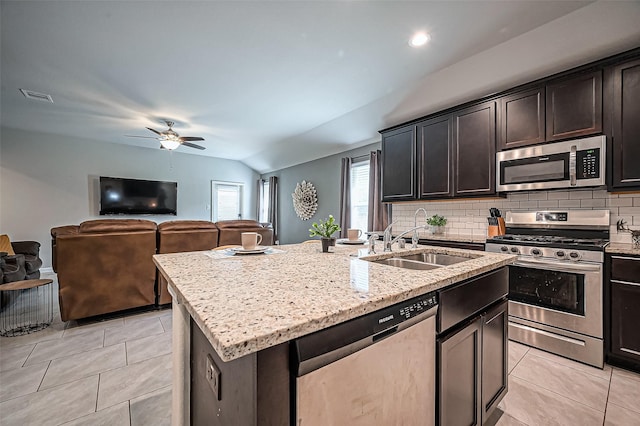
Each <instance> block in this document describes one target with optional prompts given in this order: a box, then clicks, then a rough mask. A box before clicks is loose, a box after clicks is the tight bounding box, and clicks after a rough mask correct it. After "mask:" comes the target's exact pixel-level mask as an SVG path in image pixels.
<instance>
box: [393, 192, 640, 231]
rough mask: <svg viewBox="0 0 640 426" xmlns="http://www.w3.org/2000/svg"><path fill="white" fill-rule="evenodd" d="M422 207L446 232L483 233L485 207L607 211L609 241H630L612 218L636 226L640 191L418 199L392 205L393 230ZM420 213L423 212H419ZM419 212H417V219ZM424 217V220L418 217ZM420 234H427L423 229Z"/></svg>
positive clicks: (639, 226)
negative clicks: (444, 221) (439, 219)
mask: <svg viewBox="0 0 640 426" xmlns="http://www.w3.org/2000/svg"><path fill="white" fill-rule="evenodd" d="M420 207H422V208H424V209H425V210H426V211H427V214H428V215H429V216H432V215H434V214H439V215H442V216H444V217H446V218H447V226H446V229H445V232H447V233H449V234H454V235H459V234H473V235H476V236H485V235H486V234H487V216H489V208H491V207H497V208H498V209H500V211H501V212H502V214H503V215H504V214H505V212H507V211H536V210H556V209H571V210H573V209H588V210H609V211H610V212H611V224H610V225H611V241H612V242H620V243H631V234H629V233H628V232H621V233H618V232H617V231H616V221H618V219H624V220H626V222H627V225H628V226H629V227H630V228H632V229H640V193H629V194H622V193H620V194H614V193H609V192H607V191H606V190H577V189H572V190H557V191H531V192H513V193H509V194H508V195H507V198H492V199H474V200H455V201H419V202H407V203H395V204H393V220H394V221H396V220H397V221H398V223H397V224H395V225H394V229H393V233H394V234H398V233H399V232H401V231H404V230H407V229H410V228H412V227H413V223H414V213H415V211H416V209H418V208H420ZM422 216H424V215H422ZM420 219H421V215H418V221H419V222H420ZM422 220H424V219H422ZM420 236H421V237H425V238H426V237H428V233H427V232H426V231H421V232H420Z"/></svg>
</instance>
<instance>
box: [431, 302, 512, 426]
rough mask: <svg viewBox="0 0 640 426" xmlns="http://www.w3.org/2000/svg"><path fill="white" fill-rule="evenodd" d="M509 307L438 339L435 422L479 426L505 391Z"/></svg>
mask: <svg viewBox="0 0 640 426" xmlns="http://www.w3.org/2000/svg"><path fill="white" fill-rule="evenodd" d="M507 303H508V302H507V301H506V300H504V301H502V302H500V303H499V304H498V305H496V306H493V307H492V308H490V309H489V310H488V311H486V312H484V313H482V314H481V315H479V316H477V317H475V318H474V319H472V320H470V321H467V322H465V323H464V324H465V325H464V326H462V327H458V328H455V329H453V331H450V332H449V333H447V334H445V335H444V336H442V337H440V338H439V339H438V343H437V351H438V366H439V368H438V382H437V383H438V424H440V425H447V426H458V425H460V426H463V425H464V426H469V425H481V424H482V423H484V421H486V419H487V418H488V417H489V416H490V415H491V413H492V412H493V410H494V409H495V408H496V407H497V406H498V403H499V402H500V401H501V400H502V397H503V396H504V395H505V394H506V393H507V361H508V355H507V315H508V304H507Z"/></svg>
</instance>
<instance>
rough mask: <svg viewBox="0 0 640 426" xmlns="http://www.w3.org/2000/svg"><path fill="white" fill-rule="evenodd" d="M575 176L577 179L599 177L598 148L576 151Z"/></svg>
mask: <svg viewBox="0 0 640 426" xmlns="http://www.w3.org/2000/svg"><path fill="white" fill-rule="evenodd" d="M576 163H577V164H576V169H577V170H576V177H577V178H578V179H597V178H599V177H600V148H592V149H585V150H582V151H578V152H576Z"/></svg>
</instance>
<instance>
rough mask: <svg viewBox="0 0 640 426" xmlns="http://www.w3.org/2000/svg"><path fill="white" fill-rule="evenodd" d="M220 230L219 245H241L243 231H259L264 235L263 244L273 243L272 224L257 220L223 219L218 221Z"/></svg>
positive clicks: (269, 244) (217, 224)
mask: <svg viewBox="0 0 640 426" xmlns="http://www.w3.org/2000/svg"><path fill="white" fill-rule="evenodd" d="M216 226H217V227H218V230H219V231H220V236H219V237H218V246H226V245H240V244H241V243H242V237H241V234H242V233H243V232H257V233H258V234H260V235H262V242H261V243H260V245H262V246H271V245H273V228H271V225H270V224H263V223H260V222H256V221H255V220H223V221H220V222H216Z"/></svg>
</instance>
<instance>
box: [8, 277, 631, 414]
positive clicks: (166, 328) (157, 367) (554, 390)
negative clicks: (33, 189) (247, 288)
mask: <svg viewBox="0 0 640 426" xmlns="http://www.w3.org/2000/svg"><path fill="white" fill-rule="evenodd" d="M50 277H51V278H54V279H55V275H51V276H50ZM56 291H57V290H56ZM170 419H171V310H162V311H153V312H147V313H143V314H137V315H130V316H126V317H122V318H115V319H110V320H107V321H100V322H93V323H84V324H78V323H76V322H73V321H72V322H69V323H66V324H65V323H63V322H62V321H61V320H60V315H59V313H58V312H56V319H55V320H54V323H53V324H52V325H51V326H50V327H49V328H47V329H45V330H42V331H39V332H37V333H34V334H31V335H27V336H20V337H11V338H7V337H0V424H1V425H3V426H12V425H21V426H22V425H62V424H64V425H109V426H120V425H133V426H135V425H153V426H156V425H169V424H170ZM489 424H497V425H504V426H510V425H520V426H521V425H528V426H537V425H591V424H593V425H596V424H597V425H603V424H604V425H624V426H633V425H638V426H640V375H639V374H635V373H631V372H628V371H626V370H622V369H618V368H615V367H611V366H608V365H607V366H605V368H604V369H603V370H600V369H597V368H593V367H589V366H587V365H584V364H580V363H577V362H574V361H571V360H568V359H565V358H562V357H559V356H555V355H552V354H549V353H547V352H543V351H540V350H537V349H534V348H529V347H528V346H524V345H521V344H519V343H515V342H509V392H508V394H507V396H506V397H505V399H504V400H503V401H502V402H501V403H500V405H499V410H497V411H496V413H494V416H493V417H492V418H491V419H490V422H489Z"/></svg>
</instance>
